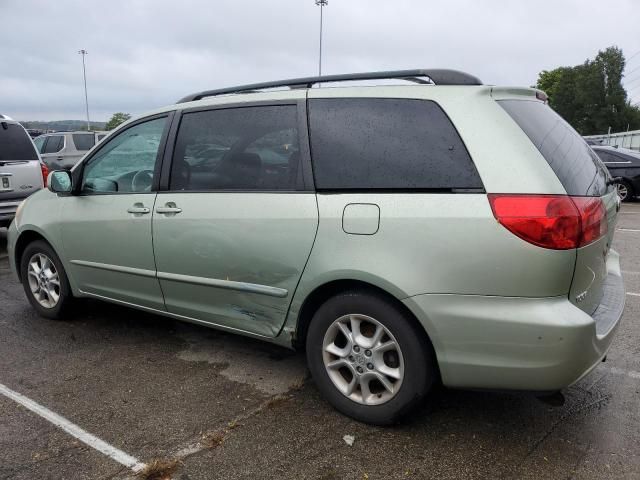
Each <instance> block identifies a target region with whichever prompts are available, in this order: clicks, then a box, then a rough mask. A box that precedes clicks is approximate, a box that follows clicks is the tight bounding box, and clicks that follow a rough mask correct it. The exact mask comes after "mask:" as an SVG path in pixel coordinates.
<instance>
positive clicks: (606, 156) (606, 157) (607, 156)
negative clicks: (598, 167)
mask: <svg viewBox="0 0 640 480" xmlns="http://www.w3.org/2000/svg"><path fill="white" fill-rule="evenodd" d="M595 152H596V153H597V154H598V156H599V157H600V160H602V161H603V162H604V163H605V164H606V163H612V162H624V161H626V160H625V159H624V158H620V157H616V156H615V155H613V154H611V153H609V152H607V151H604V150H595Z"/></svg>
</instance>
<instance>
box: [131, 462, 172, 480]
mask: <svg viewBox="0 0 640 480" xmlns="http://www.w3.org/2000/svg"><path fill="white" fill-rule="evenodd" d="M179 466H180V461H179V460H166V459H163V458H156V459H155V460H151V461H150V462H149V463H147V466H146V467H145V468H144V469H143V470H141V471H140V472H138V474H137V475H136V476H137V477H138V478H140V479H142V480H171V475H172V474H173V473H175V471H176V470H177V469H178V467H179Z"/></svg>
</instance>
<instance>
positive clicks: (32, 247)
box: [20, 240, 73, 320]
mask: <svg viewBox="0 0 640 480" xmlns="http://www.w3.org/2000/svg"><path fill="white" fill-rule="evenodd" d="M20 278H21V279H22V286H23V288H24V292H25V294H26V295H27V298H28V299H29V303H31V305H32V306H33V308H35V309H36V311H37V312H38V314H40V315H41V316H43V317H46V318H50V319H54V320H58V319H61V318H62V317H63V316H64V314H65V313H67V312H68V311H69V309H70V307H71V304H72V302H73V297H72V295H71V287H70V286H69V281H68V279H67V274H66V272H65V270H64V267H63V266H62V262H61V261H60V258H59V257H58V255H57V254H56V252H55V251H54V250H53V248H51V246H50V245H49V244H48V243H46V242H45V241H43V240H36V241H34V242H32V243H30V244H29V245H27V247H26V248H25V250H24V252H23V254H22V257H21V259H20Z"/></svg>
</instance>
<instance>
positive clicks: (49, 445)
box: [0, 202, 640, 480]
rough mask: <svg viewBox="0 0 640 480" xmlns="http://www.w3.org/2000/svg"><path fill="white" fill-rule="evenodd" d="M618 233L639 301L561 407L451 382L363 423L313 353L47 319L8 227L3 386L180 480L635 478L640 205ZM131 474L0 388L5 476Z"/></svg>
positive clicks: (97, 315)
mask: <svg viewBox="0 0 640 480" xmlns="http://www.w3.org/2000/svg"><path fill="white" fill-rule="evenodd" d="M618 229H619V230H618V232H616V238H615V242H614V248H615V249H616V250H618V251H619V252H620V253H621V255H622V266H623V271H624V276H625V282H626V289H627V292H628V293H636V294H638V295H627V296H626V300H627V307H626V311H625V316H624V319H623V324H622V325H621V327H620V329H619V331H618V334H617V337H616V339H615V340H614V343H613V346H612V347H611V350H610V352H609V355H608V359H607V362H605V363H603V364H601V365H600V366H599V367H598V368H597V369H596V370H595V371H594V372H593V373H592V374H591V375H589V376H587V377H586V378H585V379H583V380H582V381H580V382H579V383H578V384H576V385H574V386H573V387H571V388H568V389H567V390H566V391H565V392H564V394H565V403H564V405H562V406H552V405H549V404H547V403H543V402H541V401H539V400H537V399H536V398H534V397H532V396H529V395H526V394H517V393H513V394H512V393H488V392H469V391H455V390H448V389H444V388H438V389H437V390H436V391H435V392H434V393H433V395H431V397H430V398H429V400H428V402H426V403H425V405H424V407H423V408H422V409H421V410H420V411H419V412H417V413H416V414H415V415H414V416H413V417H412V418H410V419H408V420H407V421H405V422H404V423H403V424H402V425H399V426H395V427H391V428H378V427H370V426H367V425H363V424H361V423H358V422H355V421H353V420H350V419H348V418H346V417H344V416H342V415H340V414H338V413H337V412H335V411H333V410H332V409H331V407H330V406H329V405H328V404H327V403H325V402H324V400H322V398H321V397H320V395H319V393H318V391H317V390H316V388H315V386H314V385H313V382H312V381H311V380H310V379H308V377H307V370H306V366H305V361H304V356H303V355H301V354H296V353H293V352H290V351H288V350H285V349H281V348H278V347H275V346H271V345H268V344H264V343H261V342H258V341H255V340H251V339H247V338H243V337H239V336H234V335H231V334H226V333H221V332H217V331H214V330H210V329H207V328H204V327H199V326H195V325H190V324H183V323H179V322H175V321H173V320H170V319H166V318H164V317H159V316H154V315H149V314H146V313H141V312H138V311H136V310H131V309H126V308H121V307H116V306H112V305H108V304H105V303H100V302H95V301H87V302H83V303H82V305H81V306H80V308H79V309H78V311H77V312H76V313H75V314H74V315H73V317H71V318H69V319H66V320H64V321H49V320H44V319H42V318H39V317H38V316H37V315H35V313H34V312H33V310H32V309H31V307H30V306H29V304H28V302H27V300H26V298H25V296H24V292H23V291H22V287H21V286H20V285H19V284H18V283H17V281H16V280H15V279H14V278H13V277H12V276H11V274H10V272H9V270H8V262H7V259H6V249H5V248H6V231H5V230H2V229H0V384H2V385H5V386H6V387H8V388H10V389H12V390H14V391H16V392H19V393H20V394H22V395H24V396H26V397H28V398H29V399H31V400H33V401H35V402H37V403H38V404H40V405H42V406H44V407H46V408H47V409H49V410H51V411H53V412H55V413H57V414H58V415H62V416H63V417H65V418H66V419H67V420H69V421H70V422H73V423H74V424H75V425H77V426H79V427H81V428H82V429H84V430H85V431H87V432H89V433H91V434H93V435H95V436H96V437H98V438H100V439H101V440H103V441H105V442H107V443H108V444H110V445H112V446H114V447H116V448H117V449H120V450H122V451H123V452H125V453H127V454H129V455H131V456H134V457H135V458H137V459H139V460H140V461H141V462H145V463H150V462H151V461H152V460H153V459H164V460H167V461H169V462H171V461H174V460H178V461H179V462H178V463H177V464H176V465H175V466H176V470H175V472H174V473H173V474H172V478H174V479H182V480H187V479H215V478H221V479H222V478H224V479H235V478H273V479H284V478H320V479H367V478H368V479H377V478H438V479H445V478H452V479H460V478H532V479H533V478H535V479H558V478H586V479H602V478H616V479H618V478H628V479H637V478H640V324H639V320H640V202H636V203H633V204H629V205H624V207H623V210H622V212H621V215H620V220H619V224H618ZM345 435H352V436H353V437H354V438H355V440H354V442H353V445H352V446H349V445H347V443H346V442H345V441H344V440H343V437H344V436H345ZM132 475H133V473H132V471H131V470H129V469H128V468H126V467H123V466H122V465H120V464H119V463H117V462H116V461H114V460H112V459H111V458H109V457H107V456H105V455H103V454H102V453H100V452H98V451H96V450H94V449H92V448H90V447H88V446H86V445H85V444H84V443H82V442H80V441H78V440H76V439H75V438H74V437H73V436H71V435H69V434H67V433H66V432H64V431H63V430H61V429H60V428H58V427H56V426H54V425H53V424H52V423H50V422H48V421H47V420H44V419H43V418H41V417H40V416H38V415H36V414H35V413H33V412H31V411H28V410H26V409H25V408H24V407H23V406H21V405H19V404H18V403H16V402H14V401H12V400H10V399H8V398H6V397H5V396H1V395H0V478H3V479H4V478H11V479H34V478H37V479H47V478H51V479H59V478H68V479H76V478H78V479H84V478H87V479H103V478H128V477H131V476H132ZM158 478H162V477H158Z"/></svg>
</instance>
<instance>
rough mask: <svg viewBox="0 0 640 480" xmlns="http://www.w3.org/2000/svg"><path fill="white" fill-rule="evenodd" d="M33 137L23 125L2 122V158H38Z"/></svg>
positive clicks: (0, 154)
mask: <svg viewBox="0 0 640 480" xmlns="http://www.w3.org/2000/svg"><path fill="white" fill-rule="evenodd" d="M37 159H38V153H37V152H36V149H35V148H34V147H33V143H31V137H29V135H28V134H27V132H25V130H24V128H22V126H20V125H17V124H15V123H8V122H2V125H0V160H37Z"/></svg>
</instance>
